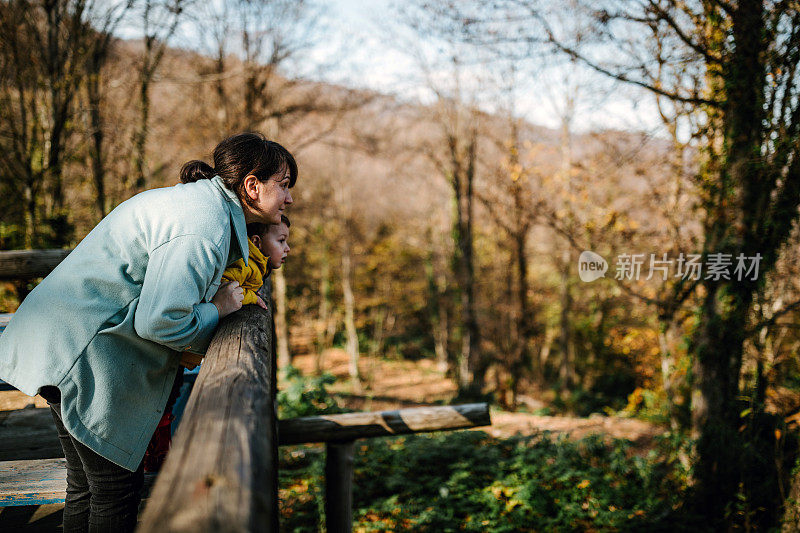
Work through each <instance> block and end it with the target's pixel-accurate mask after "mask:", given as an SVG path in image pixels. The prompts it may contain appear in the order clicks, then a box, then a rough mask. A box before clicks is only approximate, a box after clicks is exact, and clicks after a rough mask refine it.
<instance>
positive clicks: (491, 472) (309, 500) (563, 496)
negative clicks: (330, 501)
mask: <svg viewBox="0 0 800 533" xmlns="http://www.w3.org/2000/svg"><path fill="white" fill-rule="evenodd" d="M356 451H357V454H356V460H355V473H354V483H353V486H354V495H353V497H354V510H353V515H354V520H355V522H356V524H357V529H358V530H359V531H402V530H411V531H430V532H437V533H438V532H447V531H476V532H478V531H480V532H511V531H587V530H593V531H632V530H640V529H641V530H644V529H646V530H651V531H676V530H678V531H680V530H692V527H691V526H692V520H691V519H690V517H686V516H683V517H682V518H680V519H678V518H677V517H678V516H680V514H679V507H680V502H681V498H682V495H683V485H682V481H683V477H682V476H681V475H679V474H678V473H676V472H675V468H674V463H671V462H669V461H663V460H661V459H660V456H659V454H657V453H656V452H653V453H651V454H650V455H649V456H648V457H646V458H641V457H637V456H634V455H632V454H631V450H630V445H629V444H628V443H627V441H622V440H617V441H614V442H613V443H611V444H605V443H604V442H603V441H602V440H601V439H600V438H599V437H589V438H585V439H583V440H580V441H577V442H572V441H569V440H566V439H565V438H563V437H560V438H553V437H551V436H550V435H549V434H546V433H545V434H542V435H537V436H533V437H524V438H523V437H517V438H511V439H495V438H492V437H490V436H488V435H486V434H485V433H481V432H475V431H463V432H457V433H446V434H438V435H434V436H421V435H415V436H409V437H402V438H386V439H371V440H369V441H361V442H359V443H358V444H357V446H356ZM286 453H291V452H289V451H287V452H286ZM323 461H324V459H323V455H322V454H317V455H315V456H313V457H311V458H310V459H308V461H307V463H306V464H305V465H302V466H300V467H298V466H297V464H295V465H294V467H293V468H292V469H291V470H284V471H282V472H281V479H282V487H284V486H285V487H294V489H293V492H290V491H288V489H283V492H282V496H285V498H284V500H283V501H282V529H283V530H285V531H312V530H314V528H317V527H318V526H319V524H321V523H323V522H324V519H323V517H322V513H323V511H322V509H321V507H322V506H321V504H320V503H319V502H315V501H314V500H315V499H318V498H319V497H320V496H319V495H320V492H321V491H320V487H322V486H324V485H323V480H322V479H319V476H320V475H321V470H322V467H321V466H320V465H321V464H322V462H323ZM298 487H299V488H300V489H301V490H300V491H299V492H298V490H297V489H298ZM301 493H302V497H301ZM695 530H696V529H695Z"/></svg>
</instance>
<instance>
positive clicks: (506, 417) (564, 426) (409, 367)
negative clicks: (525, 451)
mask: <svg viewBox="0 0 800 533" xmlns="http://www.w3.org/2000/svg"><path fill="white" fill-rule="evenodd" d="M292 363H293V364H294V365H295V366H296V367H297V368H299V369H300V370H301V371H302V372H303V374H306V375H309V374H311V373H312V372H313V371H314V369H315V366H316V361H315V356H314V355H312V354H307V355H299V356H295V357H293V359H292ZM348 368H349V365H348V356H347V353H346V352H345V351H344V350H341V349H330V350H326V351H325V352H324V353H323V358H322V369H323V370H324V371H326V372H329V373H331V374H333V375H334V376H336V378H337V379H336V383H334V384H333V385H331V386H330V387H328V391H329V392H330V393H332V394H333V395H334V396H335V397H336V398H337V401H339V403H340V405H341V406H343V407H347V408H349V409H353V410H358V411H382V410H391V409H400V408H405V407H415V406H422V405H438V404H442V403H447V402H448V401H449V400H451V399H452V398H453V397H454V396H455V395H456V384H455V383H454V382H453V380H452V379H450V378H449V377H447V376H446V375H445V374H444V373H443V372H441V371H439V370H437V368H436V363H435V362H434V361H432V360H430V359H422V360H419V361H407V360H386V359H382V358H377V357H367V356H363V355H362V357H361V359H360V362H359V373H360V374H361V376H362V378H363V379H362V385H361V386H360V387H354V385H353V384H352V383H351V382H350V380H349V370H348ZM520 400H522V401H523V402H524V403H525V404H526V405H527V407H528V409H530V408H531V407H534V408H536V407H545V404H544V403H543V402H541V401H539V400H537V399H535V398H532V397H528V396H523V397H521V398H520ZM521 403H522V402H521ZM491 418H492V425H491V427H484V428H478V429H479V430H481V431H485V432H486V433H489V434H491V435H492V436H495V437H510V436H513V435H532V434H535V433H539V432H544V431H550V432H552V433H554V434H567V435H568V436H569V437H570V438H575V439H580V438H583V437H585V436H587V435H590V434H595V433H596V434H602V435H604V436H605V437H606V438H610V439H626V440H629V441H631V443H632V445H633V449H634V451H635V453H637V454H641V453H646V452H647V451H648V450H650V449H651V448H652V446H653V444H654V442H655V441H654V439H655V437H656V436H658V435H660V434H661V433H663V432H664V428H663V427H660V426H657V425H654V424H650V423H648V422H645V421H643V420H637V419H634V418H624V417H618V416H603V415H599V414H595V415H592V416H590V417H588V418H587V417H576V416H563V415H557V416H542V415H537V414H531V413H528V412H507V411H501V410H498V409H494V408H493V409H492V412H491Z"/></svg>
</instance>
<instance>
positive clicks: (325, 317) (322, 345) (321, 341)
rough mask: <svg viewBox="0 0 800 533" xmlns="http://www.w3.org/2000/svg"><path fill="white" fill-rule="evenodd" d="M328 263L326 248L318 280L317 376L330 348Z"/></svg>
mask: <svg viewBox="0 0 800 533" xmlns="http://www.w3.org/2000/svg"><path fill="white" fill-rule="evenodd" d="M330 270H331V268H330V261H329V260H328V250H327V247H326V249H325V250H324V251H323V254H322V264H321V266H320V278H319V317H318V319H317V357H316V359H315V362H314V368H315V371H316V373H317V374H321V373H322V368H323V366H324V361H323V359H322V358H323V355H322V354H323V353H324V352H325V350H326V349H327V348H328V347H329V346H330V338H329V336H328V331H329V329H330V328H329V325H328V324H329V323H330V321H331V316H330V315H331V312H330V307H331V306H330V298H331V295H330V286H331V283H330V279H329V278H330Z"/></svg>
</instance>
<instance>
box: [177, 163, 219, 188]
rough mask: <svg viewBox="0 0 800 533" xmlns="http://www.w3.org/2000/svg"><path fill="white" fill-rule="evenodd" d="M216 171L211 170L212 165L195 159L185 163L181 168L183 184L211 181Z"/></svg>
mask: <svg viewBox="0 0 800 533" xmlns="http://www.w3.org/2000/svg"><path fill="white" fill-rule="evenodd" d="M215 174H216V171H215V170H214V169H213V168H211V165H209V164H208V163H206V162H205V161H200V160H199V159H195V160H194V161H189V162H188V163H184V165H183V168H181V183H194V182H195V181H198V180H210V179H211V178H213V177H214V175H215Z"/></svg>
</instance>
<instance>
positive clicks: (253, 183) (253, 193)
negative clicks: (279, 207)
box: [243, 174, 259, 200]
mask: <svg viewBox="0 0 800 533" xmlns="http://www.w3.org/2000/svg"><path fill="white" fill-rule="evenodd" d="M258 183H259V179H258V178H257V177H255V176H254V175H252V174H248V175H247V176H245V178H244V181H243V184H244V192H245V193H246V194H247V196H248V197H249V198H251V199H253V200H258Z"/></svg>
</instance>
